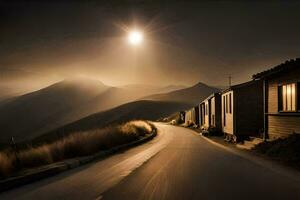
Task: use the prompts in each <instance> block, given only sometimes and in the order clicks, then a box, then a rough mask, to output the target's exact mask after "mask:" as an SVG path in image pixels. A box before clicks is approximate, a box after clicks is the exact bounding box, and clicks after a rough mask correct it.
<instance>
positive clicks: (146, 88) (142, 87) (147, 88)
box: [119, 84, 186, 97]
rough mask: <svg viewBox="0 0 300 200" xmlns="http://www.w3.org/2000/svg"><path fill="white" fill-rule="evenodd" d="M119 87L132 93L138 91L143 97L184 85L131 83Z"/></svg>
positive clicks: (180, 87)
mask: <svg viewBox="0 0 300 200" xmlns="http://www.w3.org/2000/svg"><path fill="white" fill-rule="evenodd" d="M119 88H122V89H125V90H127V91H129V92H132V93H139V94H141V97H144V96H149V95H153V94H160V93H166V92H172V91H175V90H181V89H184V88H186V87H185V86H183V85H167V86H158V85H147V84H131V85H125V86H120V87H119Z"/></svg>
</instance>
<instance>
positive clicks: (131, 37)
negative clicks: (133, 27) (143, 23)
mask: <svg viewBox="0 0 300 200" xmlns="http://www.w3.org/2000/svg"><path fill="white" fill-rule="evenodd" d="M143 39H144V37H143V34H142V33H141V32H140V31H131V32H130V33H129V34H128V41H129V43H130V44H132V45H139V44H141V43H142V41H143Z"/></svg>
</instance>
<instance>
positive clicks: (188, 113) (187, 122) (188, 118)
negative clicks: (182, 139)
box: [185, 110, 192, 125]
mask: <svg viewBox="0 0 300 200" xmlns="http://www.w3.org/2000/svg"><path fill="white" fill-rule="evenodd" d="M191 122H192V111H191V110H188V111H186V113H185V125H190V123H191Z"/></svg>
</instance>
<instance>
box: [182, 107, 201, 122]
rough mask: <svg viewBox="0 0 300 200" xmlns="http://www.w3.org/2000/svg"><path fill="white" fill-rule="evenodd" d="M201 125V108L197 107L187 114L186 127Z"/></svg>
mask: <svg viewBox="0 0 300 200" xmlns="http://www.w3.org/2000/svg"><path fill="white" fill-rule="evenodd" d="M191 124H194V125H199V107H198V106H195V107H193V108H191V109H190V110H188V111H186V112H185V125H186V126H189V125H191Z"/></svg>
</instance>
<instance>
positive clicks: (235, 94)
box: [221, 80, 263, 141]
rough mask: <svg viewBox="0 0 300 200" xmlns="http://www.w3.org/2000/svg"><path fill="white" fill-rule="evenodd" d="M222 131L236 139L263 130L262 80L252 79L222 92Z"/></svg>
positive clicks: (229, 137) (255, 134)
mask: <svg viewBox="0 0 300 200" xmlns="http://www.w3.org/2000/svg"><path fill="white" fill-rule="evenodd" d="M221 101H222V108H221V110H222V112H221V113H222V131H223V132H224V134H225V135H226V137H227V139H230V140H234V141H237V140H238V139H243V138H247V137H249V136H260V134H261V133H262V131H263V82H262V81H260V80H253V81H249V82H246V83H242V84H239V85H235V86H231V87H230V88H228V89H227V90H225V91H223V92H222V95H221Z"/></svg>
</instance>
